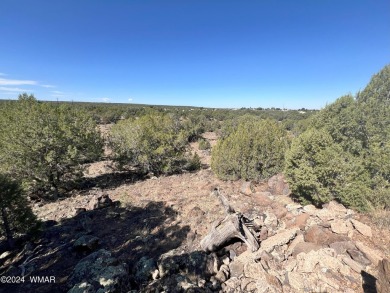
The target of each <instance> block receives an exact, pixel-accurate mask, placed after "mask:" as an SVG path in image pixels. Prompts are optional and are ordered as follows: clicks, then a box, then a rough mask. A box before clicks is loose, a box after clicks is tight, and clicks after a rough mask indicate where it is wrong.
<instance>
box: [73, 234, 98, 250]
mask: <svg viewBox="0 0 390 293" xmlns="http://www.w3.org/2000/svg"><path fill="white" fill-rule="evenodd" d="M99 241H100V239H99V238H98V237H95V236H92V235H83V236H81V237H80V238H78V239H77V240H76V241H75V242H74V243H73V249H74V250H78V251H94V250H95V249H97V248H98V247H99Z"/></svg>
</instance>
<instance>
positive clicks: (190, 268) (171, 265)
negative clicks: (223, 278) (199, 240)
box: [157, 250, 217, 281]
mask: <svg viewBox="0 0 390 293" xmlns="http://www.w3.org/2000/svg"><path fill="white" fill-rule="evenodd" d="M177 253H178V251H177V250H171V251H168V252H167V253H165V254H163V255H161V256H160V258H159V260H158V262H157V265H158V270H159V272H160V277H164V276H168V275H174V274H181V273H186V275H189V276H195V277H197V278H203V279H205V278H208V277H210V276H211V275H213V274H214V273H216V272H217V271H216V270H215V269H214V267H215V261H216V259H215V258H214V256H213V254H207V253H206V252H203V251H194V252H192V253H189V254H188V253H181V254H177ZM192 281H195V280H192Z"/></svg>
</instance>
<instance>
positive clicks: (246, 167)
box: [211, 116, 288, 180]
mask: <svg viewBox="0 0 390 293" xmlns="http://www.w3.org/2000/svg"><path fill="white" fill-rule="evenodd" d="M228 127H229V128H228V130H226V136H225V137H224V138H222V139H221V140H220V141H219V142H218V143H217V145H216V146H215V147H214V148H213V150H212V157H211V168H212V169H213V171H214V172H215V174H216V175H217V176H218V177H219V178H221V179H225V180H229V179H230V180H236V179H239V178H242V179H245V180H262V179H265V178H268V177H270V176H272V175H274V174H276V173H278V172H280V171H281V170H282V169H283V163H284V153H285V150H286V148H287V146H288V138H287V134H286V131H285V130H284V128H283V127H282V126H281V125H280V124H279V123H278V122H276V121H273V120H261V119H258V118H256V117H253V116H244V117H243V118H242V119H240V121H239V123H238V124H235V123H233V124H231V125H229V126H228Z"/></svg>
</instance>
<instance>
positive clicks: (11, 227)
mask: <svg viewBox="0 0 390 293" xmlns="http://www.w3.org/2000/svg"><path fill="white" fill-rule="evenodd" d="M0 213H1V220H0V221H1V225H0V232H1V235H2V236H5V237H6V238H7V242H8V246H9V247H10V248H13V246H14V236H15V235H17V234H23V233H27V232H30V231H33V230H35V229H37V228H38V224H39V223H38V221H37V219H36V217H35V215H34V214H33V212H32V211H31V209H30V207H29V205H28V202H27V200H26V198H25V197H24V194H23V189H22V187H21V185H20V184H19V183H17V182H15V181H12V180H11V179H10V178H8V177H7V176H5V175H3V174H0Z"/></svg>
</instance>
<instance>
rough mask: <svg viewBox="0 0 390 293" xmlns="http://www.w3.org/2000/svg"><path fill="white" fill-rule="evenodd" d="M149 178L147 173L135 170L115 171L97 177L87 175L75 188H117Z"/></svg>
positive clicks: (84, 189)
mask: <svg viewBox="0 0 390 293" xmlns="http://www.w3.org/2000/svg"><path fill="white" fill-rule="evenodd" d="M146 178H147V175H146V174H141V173H137V172H134V171H126V172H124V171H123V172H113V173H105V174H101V175H98V176H96V177H85V178H83V179H82V180H81V181H80V183H79V184H77V185H76V186H75V190H79V191H88V190H90V189H93V188H108V189H111V188H117V187H119V186H121V185H124V184H131V183H135V182H137V181H142V180H145V179H146Z"/></svg>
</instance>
